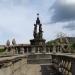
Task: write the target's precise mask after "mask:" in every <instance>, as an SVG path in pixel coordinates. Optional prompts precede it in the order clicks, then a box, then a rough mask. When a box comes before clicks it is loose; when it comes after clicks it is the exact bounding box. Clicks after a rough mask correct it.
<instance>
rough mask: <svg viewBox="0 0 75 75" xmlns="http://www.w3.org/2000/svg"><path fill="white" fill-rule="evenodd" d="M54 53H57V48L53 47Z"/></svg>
mask: <svg viewBox="0 0 75 75" xmlns="http://www.w3.org/2000/svg"><path fill="white" fill-rule="evenodd" d="M53 53H56V46H55V45H53Z"/></svg>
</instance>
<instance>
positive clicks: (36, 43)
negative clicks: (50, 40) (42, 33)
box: [30, 39, 46, 45]
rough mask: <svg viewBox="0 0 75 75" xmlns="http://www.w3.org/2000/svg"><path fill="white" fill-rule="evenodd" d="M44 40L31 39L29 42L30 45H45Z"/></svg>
mask: <svg viewBox="0 0 75 75" xmlns="http://www.w3.org/2000/svg"><path fill="white" fill-rule="evenodd" d="M45 41H46V40H45V39H32V40H30V43H31V45H45Z"/></svg>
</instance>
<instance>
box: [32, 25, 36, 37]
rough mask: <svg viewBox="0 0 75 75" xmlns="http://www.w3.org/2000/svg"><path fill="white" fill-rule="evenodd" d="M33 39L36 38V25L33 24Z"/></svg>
mask: <svg viewBox="0 0 75 75" xmlns="http://www.w3.org/2000/svg"><path fill="white" fill-rule="evenodd" d="M33 36H34V38H36V37H37V25H36V24H34V33H33Z"/></svg>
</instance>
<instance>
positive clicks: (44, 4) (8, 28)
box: [0, 0, 75, 44]
mask: <svg viewBox="0 0 75 75" xmlns="http://www.w3.org/2000/svg"><path fill="white" fill-rule="evenodd" d="M65 1H66V2H65ZM65 1H64V0H63V2H62V0H61V1H60V0H0V44H5V43H6V41H7V40H8V39H9V40H10V41H11V40H12V39H13V38H15V40H16V42H17V43H29V40H30V39H32V38H33V25H34V23H35V20H36V14H37V13H39V14H40V20H41V23H42V24H43V31H44V36H43V37H44V38H45V39H47V41H48V40H51V39H54V38H56V35H57V34H58V33H59V32H63V33H65V34H66V35H68V36H75V31H74V29H75V25H74V19H75V14H74V12H75V9H74V8H73V6H74V5H75V3H74V2H72V0H71V2H72V3H71V2H70V0H65ZM73 1H74V0H73ZM59 7H60V8H59ZM65 7H66V9H73V10H71V11H72V12H70V10H66V9H65ZM60 9H62V10H60ZM61 11H62V12H64V13H61ZM68 12H70V13H68ZM66 14H67V15H66ZM69 15H70V16H69ZM72 21H73V23H72Z"/></svg>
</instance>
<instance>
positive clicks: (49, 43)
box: [46, 40, 56, 45]
mask: <svg viewBox="0 0 75 75" xmlns="http://www.w3.org/2000/svg"><path fill="white" fill-rule="evenodd" d="M46 44H47V45H52V44H54V45H56V41H55V40H52V41H48V42H47V43H46Z"/></svg>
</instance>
